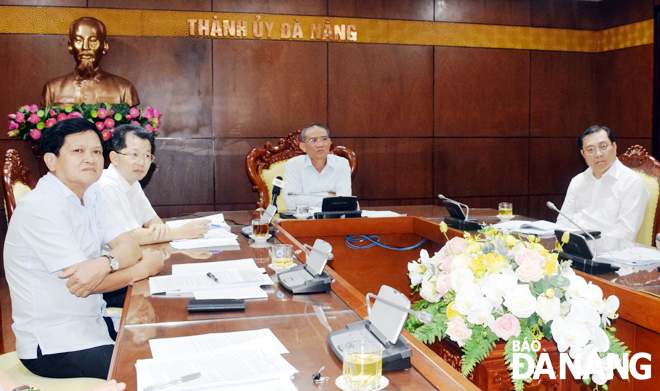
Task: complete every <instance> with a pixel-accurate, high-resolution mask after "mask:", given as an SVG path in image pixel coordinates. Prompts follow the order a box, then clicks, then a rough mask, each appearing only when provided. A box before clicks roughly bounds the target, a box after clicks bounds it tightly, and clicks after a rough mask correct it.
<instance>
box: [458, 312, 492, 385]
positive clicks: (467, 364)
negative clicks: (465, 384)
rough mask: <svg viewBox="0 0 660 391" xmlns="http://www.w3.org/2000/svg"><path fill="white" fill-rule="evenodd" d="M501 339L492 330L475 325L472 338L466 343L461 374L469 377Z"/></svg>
mask: <svg viewBox="0 0 660 391" xmlns="http://www.w3.org/2000/svg"><path fill="white" fill-rule="evenodd" d="M498 339H499V338H497V336H496V335H495V333H493V332H492V331H491V330H490V329H488V328H484V327H483V326H480V325H475V326H474V328H473V329H472V337H471V338H468V339H467V340H466V341H465V345H464V346H463V352H464V353H465V354H463V357H462V358H461V373H462V374H463V376H465V377H467V376H468V375H469V374H470V372H472V371H473V370H474V368H475V367H476V366H477V364H479V363H480V362H482V361H483V360H484V359H485V358H486V357H488V355H490V353H491V352H492V351H493V348H494V347H495V341H497V340H498Z"/></svg>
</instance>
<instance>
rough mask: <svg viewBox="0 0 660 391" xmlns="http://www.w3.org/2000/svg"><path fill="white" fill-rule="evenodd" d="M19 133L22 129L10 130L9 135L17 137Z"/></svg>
mask: <svg viewBox="0 0 660 391" xmlns="http://www.w3.org/2000/svg"><path fill="white" fill-rule="evenodd" d="M19 133H20V131H19V130H18V129H15V130H12V131H11V132H9V137H16V136H18V134H19Z"/></svg>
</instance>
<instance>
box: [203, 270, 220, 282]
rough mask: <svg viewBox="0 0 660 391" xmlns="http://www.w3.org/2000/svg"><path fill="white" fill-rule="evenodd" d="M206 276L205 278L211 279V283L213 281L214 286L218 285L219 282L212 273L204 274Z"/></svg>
mask: <svg viewBox="0 0 660 391" xmlns="http://www.w3.org/2000/svg"><path fill="white" fill-rule="evenodd" d="M206 276H207V277H208V278H210V279H212V280H213V281H215V282H216V284H219V283H220V281H218V279H217V278H216V277H215V276H214V275H213V273H211V272H208V273H206Z"/></svg>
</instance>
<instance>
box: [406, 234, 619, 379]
mask: <svg viewBox="0 0 660 391" xmlns="http://www.w3.org/2000/svg"><path fill="white" fill-rule="evenodd" d="M440 230H441V231H442V232H443V233H444V234H445V237H446V236H447V234H446V232H447V226H446V225H445V224H444V223H441V225H440ZM408 271H409V273H408V275H409V277H410V281H411V288H412V289H413V293H414V292H417V291H419V293H420V295H421V297H422V300H420V301H418V302H416V303H414V305H413V309H415V310H418V311H419V310H422V311H426V312H429V313H430V314H432V315H433V316H434V319H435V320H434V322H433V323H431V324H422V323H421V322H419V321H418V320H417V319H416V318H415V317H410V318H409V319H408V321H407V323H406V329H407V330H408V331H410V332H411V333H413V335H415V337H417V338H418V339H419V340H420V341H422V342H424V343H433V342H434V341H435V339H436V338H437V339H438V340H440V339H443V338H446V337H449V338H450V339H451V340H452V341H455V342H456V343H457V344H458V345H459V346H461V348H462V350H463V352H464V355H463V358H462V361H461V365H462V368H461V369H462V373H463V375H464V376H467V375H468V374H470V372H472V370H473V369H474V367H475V366H476V365H477V364H478V363H480V362H481V361H483V359H484V358H486V357H487V356H488V355H489V354H490V353H491V352H492V350H493V348H494V346H495V343H496V342H497V341H498V340H500V339H501V340H504V341H507V343H506V346H505V350H504V352H505V361H506V364H507V365H509V368H510V369H511V368H512V367H511V363H512V358H513V353H514V351H513V346H514V342H515V341H517V342H515V343H516V345H517V346H525V344H526V346H530V344H532V343H533V342H534V341H535V340H541V339H543V338H545V339H548V340H551V339H554V341H555V342H556V344H557V348H558V350H559V352H566V351H567V350H568V351H569V353H570V356H571V358H573V359H574V360H575V362H576V363H578V364H577V365H582V372H581V373H582V375H583V376H585V377H587V379H585V380H584V381H585V383H587V384H589V383H590V382H591V381H594V383H596V384H598V385H602V384H604V383H605V382H606V381H607V379H606V378H604V377H603V376H599V375H598V374H599V373H602V371H591V372H590V369H589V367H588V366H587V364H586V360H583V359H582V360H581V359H580V357H586V355H587V354H591V353H593V352H597V353H598V355H599V357H601V358H602V359H603V360H605V357H606V355H607V354H608V353H615V354H616V355H618V357H619V358H622V357H623V354H624V353H626V352H627V350H626V347H625V346H623V343H622V342H620V341H619V340H618V339H617V338H616V337H615V336H614V332H615V331H616V330H615V329H614V328H613V327H610V320H611V319H616V318H617V317H618V315H617V314H616V311H617V309H618V308H619V299H618V298H617V297H616V296H610V297H608V298H607V299H606V300H605V299H604V298H603V292H602V290H601V289H600V288H599V287H598V286H597V285H593V284H591V283H588V284H587V282H586V281H585V280H584V278H582V277H580V276H577V275H576V274H575V272H574V271H573V269H571V267H570V262H563V263H559V262H558V260H557V254H556V253H552V252H550V251H548V250H547V249H546V248H545V247H543V246H542V245H541V244H540V243H539V239H537V238H534V237H529V238H528V239H527V240H526V241H525V240H523V239H521V238H517V237H514V236H512V235H509V234H507V232H506V231H504V232H501V231H498V230H497V229H495V228H492V227H488V228H486V229H484V230H482V231H481V232H480V234H479V235H476V236H472V235H470V234H469V233H465V235H464V237H463V238H461V237H454V238H452V239H451V240H449V238H447V243H446V244H445V246H444V247H443V248H442V249H441V250H440V251H438V252H437V253H436V254H435V255H434V256H433V257H430V256H429V254H428V252H427V251H426V250H422V251H421V253H420V258H419V259H418V260H416V261H412V262H410V263H409V264H408ZM516 353H517V352H516ZM520 353H526V354H528V355H529V356H530V362H534V363H535V364H536V362H537V356H536V353H535V352H534V351H533V350H527V351H522V352H520ZM602 365H605V362H604V361H603V364H602ZM525 371H526V369H525V370H524V371H523V373H525ZM588 376H590V377H588ZM524 381H531V378H527V379H519V380H516V379H513V378H512V382H513V384H514V386H515V388H516V390H522V389H523V382H524ZM603 388H604V389H607V387H606V386H605V387H603Z"/></svg>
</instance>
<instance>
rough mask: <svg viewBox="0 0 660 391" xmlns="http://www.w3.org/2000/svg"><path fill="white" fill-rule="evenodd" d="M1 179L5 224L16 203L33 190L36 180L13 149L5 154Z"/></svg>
mask: <svg viewBox="0 0 660 391" xmlns="http://www.w3.org/2000/svg"><path fill="white" fill-rule="evenodd" d="M3 179H4V185H5V214H6V215H7V222H9V219H11V215H12V214H13V213H14V209H16V202H17V201H18V200H19V199H20V198H21V197H23V196H24V195H25V194H27V193H28V192H29V191H30V190H32V189H34V187H35V186H36V185H37V178H35V177H34V175H32V173H31V172H30V170H28V169H27V167H25V165H24V164H23V162H22V161H21V159H20V158H19V157H18V152H16V150H14V149H8V150H7V153H6V154H5V166H4V171H3Z"/></svg>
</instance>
